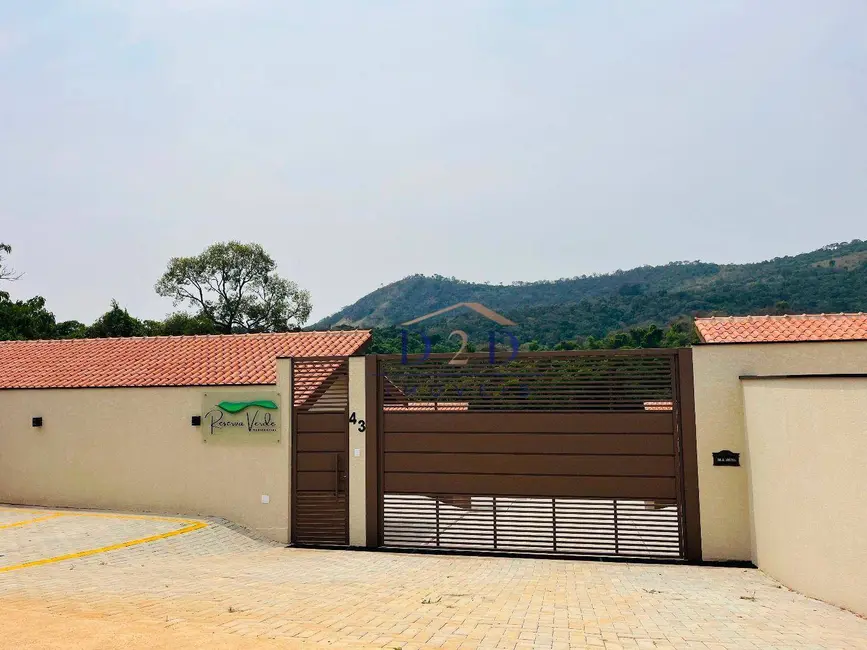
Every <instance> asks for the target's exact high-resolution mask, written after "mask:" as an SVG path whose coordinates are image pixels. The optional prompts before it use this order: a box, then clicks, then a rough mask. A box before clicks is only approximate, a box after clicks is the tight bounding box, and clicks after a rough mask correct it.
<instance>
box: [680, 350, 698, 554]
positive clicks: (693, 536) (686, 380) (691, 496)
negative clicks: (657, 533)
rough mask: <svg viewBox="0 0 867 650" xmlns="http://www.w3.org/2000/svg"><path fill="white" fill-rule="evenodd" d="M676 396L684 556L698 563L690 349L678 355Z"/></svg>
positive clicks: (695, 463)
mask: <svg viewBox="0 0 867 650" xmlns="http://www.w3.org/2000/svg"><path fill="white" fill-rule="evenodd" d="M677 392H678V400H677V403H678V405H679V409H678V411H679V413H678V415H679V418H680V423H679V424H680V445H681V463H682V464H683V474H682V476H683V481H682V482H683V510H684V519H685V524H686V526H685V528H686V530H685V540H684V541H685V544H684V546H685V551H686V553H685V555H686V559H687V560H689V561H690V562H700V561H701V512H700V510H699V492H698V451H697V448H696V432H695V386H694V385H693V371H692V349H691V348H682V349H680V350H678V351H677Z"/></svg>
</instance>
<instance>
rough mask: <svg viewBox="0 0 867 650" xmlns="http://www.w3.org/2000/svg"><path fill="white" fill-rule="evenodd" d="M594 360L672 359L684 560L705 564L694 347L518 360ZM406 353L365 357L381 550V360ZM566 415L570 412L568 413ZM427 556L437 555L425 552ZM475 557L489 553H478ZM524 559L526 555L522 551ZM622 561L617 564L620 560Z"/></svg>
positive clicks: (370, 488) (371, 502) (370, 502)
mask: <svg viewBox="0 0 867 650" xmlns="http://www.w3.org/2000/svg"><path fill="white" fill-rule="evenodd" d="M454 356H455V355H454V354H453V353H433V354H429V355H427V356H425V355H423V354H415V355H407V357H406V358H407V359H410V360H420V359H422V360H427V359H451V358H454ZM589 356H668V357H671V358H672V365H673V372H672V382H673V389H674V393H673V394H674V404H673V405H672V406H673V413H672V417H673V420H674V430H675V431H674V435H675V441H676V445H675V458H676V461H677V463H678V470H679V471H678V472H677V476H676V480H677V490H678V504H679V510H680V515H681V517H682V533H681V534H682V536H683V544H682V547H683V559H682V560H680V561H686V562H688V563H700V562H701V561H702V555H701V512H700V505H699V487H698V456H697V445H696V426H695V390H694V385H693V364H692V348H639V349H629V350H622V349H617V350H562V351H559V350H557V351H547V350H546V351H541V352H519V353H518V357H517V358H521V357H523V358H540V357H541V358H545V357H552V358H569V357H589ZM403 358H404V356H403V355H400V354H371V355H367V356H366V358H365V379H366V381H365V393H366V394H365V400H366V410H367V424H368V427H367V432H368V433H367V438H366V443H367V463H366V476H365V479H366V494H367V499H366V508H367V511H366V521H367V545H368V547H381V546H383V541H384V530H383V527H384V519H385V518H384V505H385V504H384V494H383V481H384V476H383V474H384V465H385V463H384V458H383V453H384V435H385V434H384V431H383V418H382V408H383V382H382V376H381V371H380V368H381V363H380V362H381V361H394V360H399V359H403ZM462 358H490V355H489V353H488V352H472V353H464V354H463V355H462ZM564 413H565V411H564ZM422 552H431V551H430V550H427V549H425V550H423V551H422ZM450 552H452V553H454V552H455V551H450ZM472 553H473V554H486V552H485V551H473V552H472ZM519 555H520V553H519ZM615 561H616V560H615Z"/></svg>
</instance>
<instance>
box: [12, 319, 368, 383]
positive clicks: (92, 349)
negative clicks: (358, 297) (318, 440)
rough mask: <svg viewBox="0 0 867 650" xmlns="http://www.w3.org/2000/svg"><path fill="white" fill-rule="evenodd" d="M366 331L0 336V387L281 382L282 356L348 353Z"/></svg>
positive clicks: (364, 340) (364, 338) (357, 346)
mask: <svg viewBox="0 0 867 650" xmlns="http://www.w3.org/2000/svg"><path fill="white" fill-rule="evenodd" d="M369 339H370V332H369V331H351V332H290V333H280V334H230V335H217V336H157V337H132V338H118V339H66V340H57V341H3V342H0V388H100V387H103V388H108V387H123V386H129V387H133V386H226V385H239V386H242V385H254V384H275V383H277V358H278V357H317V356H348V355H351V354H354V353H355V352H357V351H358V350H359V349H361V347H362V346H363V345H364V344H365V343H367V341H368V340H369Z"/></svg>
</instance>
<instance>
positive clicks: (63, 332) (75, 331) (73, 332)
mask: <svg viewBox="0 0 867 650" xmlns="http://www.w3.org/2000/svg"><path fill="white" fill-rule="evenodd" d="M86 336H87V325H85V324H84V323H79V322H78V321H77V320H65V321H62V322H60V323H57V325H55V327H54V337H53V338H56V339H83V338H85V337H86Z"/></svg>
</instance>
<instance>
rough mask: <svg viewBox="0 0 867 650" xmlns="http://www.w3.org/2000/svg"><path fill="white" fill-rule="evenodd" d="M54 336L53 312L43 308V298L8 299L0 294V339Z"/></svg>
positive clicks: (14, 339) (12, 339) (13, 339)
mask: <svg viewBox="0 0 867 650" xmlns="http://www.w3.org/2000/svg"><path fill="white" fill-rule="evenodd" d="M50 338H54V314H52V313H51V312H50V311H48V310H47V309H45V298H43V297H42V296H35V297H34V298H31V299H30V300H15V301H13V300H10V299H9V297H8V295H4V296H0V340H3V341H17V340H32V339H50Z"/></svg>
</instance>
